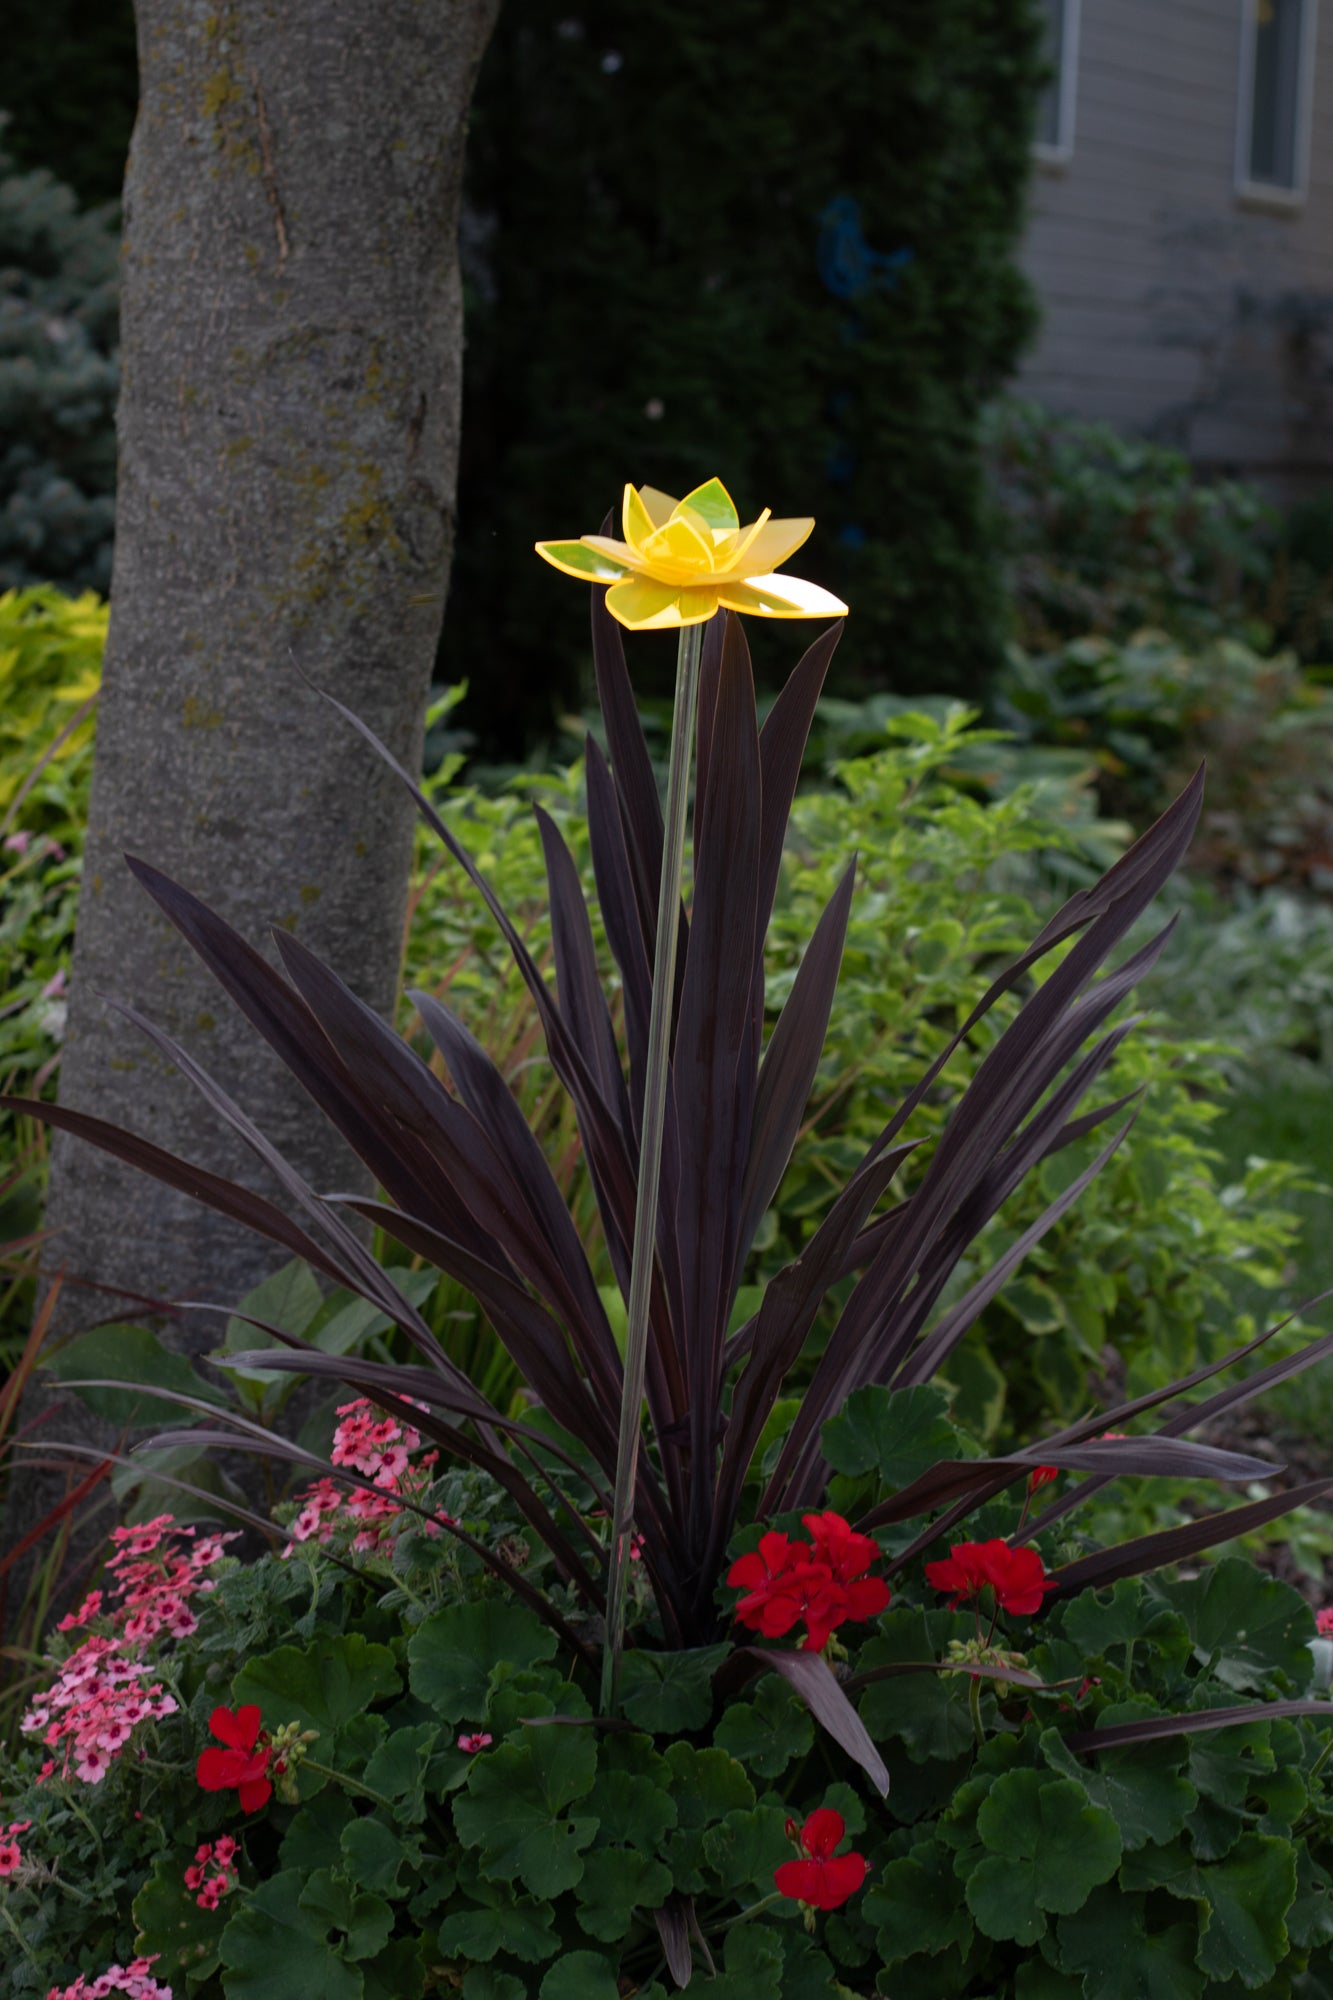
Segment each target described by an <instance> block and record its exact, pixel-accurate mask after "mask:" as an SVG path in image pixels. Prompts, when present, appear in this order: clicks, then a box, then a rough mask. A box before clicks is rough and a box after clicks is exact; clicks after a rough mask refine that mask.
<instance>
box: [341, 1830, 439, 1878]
mask: <svg viewBox="0 0 1333 2000" xmlns="http://www.w3.org/2000/svg"><path fill="white" fill-rule="evenodd" d="M419 1846H420V1841H419V1839H417V1840H413V1841H410V1842H408V1841H404V1840H403V1838H402V1836H401V1835H400V1834H399V1833H397V1832H396V1831H395V1830H394V1828H393V1826H391V1825H389V1824H387V1823H386V1821H385V1820H383V1819H380V1818H376V1817H375V1816H373V1815H370V1816H368V1817H367V1818H365V1819H354V1820H353V1821H352V1823H351V1825H350V1826H347V1827H344V1829H343V1837H342V1861H343V1866H344V1868H345V1869H346V1871H347V1874H348V1875H349V1877H350V1878H351V1880H352V1881H353V1882H354V1883H355V1884H356V1886H357V1887H358V1888H359V1889H373V1890H378V1891H379V1892H380V1893H381V1894H383V1895H386V1896H397V1895H401V1894H402V1890H401V1888H400V1886H399V1880H398V1878H399V1876H400V1875H401V1874H402V1871H403V1869H404V1868H405V1867H413V1866H414V1865H415V1862H416V1857H417V1850H418V1848H419Z"/></svg>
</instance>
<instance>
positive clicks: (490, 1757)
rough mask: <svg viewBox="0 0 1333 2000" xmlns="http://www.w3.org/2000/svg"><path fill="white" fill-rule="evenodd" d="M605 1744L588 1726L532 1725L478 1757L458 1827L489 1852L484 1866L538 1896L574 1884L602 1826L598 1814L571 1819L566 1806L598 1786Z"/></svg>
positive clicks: (462, 1797) (458, 1806) (459, 1807)
mask: <svg viewBox="0 0 1333 2000" xmlns="http://www.w3.org/2000/svg"><path fill="white" fill-rule="evenodd" d="M596 1776H597V1745H596V1742H595V1740H594V1738H593V1734H592V1731H591V1730H587V1729H564V1728H559V1727H556V1728H552V1729H524V1730H523V1731H521V1733H520V1735H519V1737H518V1739H517V1740H516V1741H512V1742H508V1743H502V1744H500V1745H499V1747H498V1748H497V1749H495V1750H492V1751H490V1752H489V1753H488V1754H487V1755H486V1756H485V1757H479V1758H477V1759H476V1760H475V1761H474V1763H473V1767H472V1769H471V1771H470V1772H469V1773H468V1781H467V1786H466V1789H465V1790H464V1791H462V1792H460V1793H459V1795H458V1797H457V1798H456V1799H455V1801H454V1825H455V1826H456V1827H457V1829H458V1837H459V1839H460V1840H461V1841H462V1842H463V1844H464V1845H465V1846H467V1847H476V1848H479V1849H480V1851H481V1865H482V1872H483V1873H484V1874H485V1875H487V1876H489V1877H490V1878H491V1880H492V1881H505V1882H513V1883H515V1884H516V1885H518V1886H520V1887H522V1888H524V1889H527V1890H530V1891H531V1892H532V1893H533V1894H534V1895H537V1896H556V1895H559V1894H560V1892H561V1891H562V1890H563V1889H572V1888H573V1887H574V1886H575V1884H576V1883H577V1882H578V1880H579V1879H580V1877H581V1876H582V1874H583V1858H582V1855H583V1849H584V1848H585V1847H587V1846H589V1845H590V1844H591V1842H592V1839H593V1837H594V1835H595V1834H596V1832H597V1821H596V1819H595V1818H593V1817H592V1816H591V1815H589V1816H588V1817H585V1818H579V1819H567V1818H566V1816H565V1810H566V1807H568V1806H569V1805H571V1804H572V1803H573V1801H574V1800H575V1799H580V1798H583V1797H585V1796H586V1794H587V1793H588V1792H590V1791H591V1790H592V1787H593V1782H594V1780H595V1778H596Z"/></svg>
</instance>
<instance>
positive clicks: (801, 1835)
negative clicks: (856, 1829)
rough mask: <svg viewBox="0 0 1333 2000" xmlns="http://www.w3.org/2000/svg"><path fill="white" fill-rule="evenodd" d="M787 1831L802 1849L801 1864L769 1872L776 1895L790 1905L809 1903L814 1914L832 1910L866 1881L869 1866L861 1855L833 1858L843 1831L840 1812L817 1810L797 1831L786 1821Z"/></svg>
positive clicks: (828, 1808) (785, 1864)
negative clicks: (777, 1892) (791, 1901)
mask: <svg viewBox="0 0 1333 2000" xmlns="http://www.w3.org/2000/svg"><path fill="white" fill-rule="evenodd" d="M787 1831H788V1833H789V1834H790V1835H791V1836H792V1838H793V1839H794V1840H796V1841H797V1842H798V1844H799V1845H800V1846H801V1847H803V1848H804V1849H805V1852H806V1855H807V1856H808V1857H809V1858H808V1859H807V1860H805V1861H784V1862H783V1863H782V1865H781V1866H780V1867H778V1868H775V1869H774V1870H773V1880H774V1882H775V1883H776V1884H777V1887H778V1890H779V1893H780V1894H781V1895H784V1896H790V1897H791V1898H792V1900H793V1901H794V1902H797V1903H809V1904H811V1905H812V1906H813V1907H814V1908H815V1909H816V1910H836V1909H837V1908H838V1906H839V1905H840V1904H842V1903H845V1902H846V1901H847V1898H848V1897H849V1896H854V1895H855V1894H856V1892H857V1890H858V1889H859V1888H860V1886H861V1884H862V1883H863V1882H864V1881H865V1879H866V1871H867V1868H868V1866H869V1864H868V1862H867V1861H866V1858H865V1856H864V1854H835V1853H834V1852H833V1850H834V1848H835V1847H836V1846H837V1845H838V1842H839V1841H840V1840H841V1839H842V1837H843V1835H844V1833H846V1831H847V1827H846V1823H845V1822H844V1820H843V1817H842V1814H841V1813H840V1812H835V1811H834V1810H833V1807H832V1806H820V1807H819V1808H818V1809H817V1810H816V1811H815V1812H812V1813H811V1815H810V1817H809V1819H808V1820H807V1821H806V1823H805V1825H804V1826H803V1827H801V1829H800V1830H799V1832H798V1831H797V1827H796V1822H795V1820H790V1819H789V1820H788V1821H787Z"/></svg>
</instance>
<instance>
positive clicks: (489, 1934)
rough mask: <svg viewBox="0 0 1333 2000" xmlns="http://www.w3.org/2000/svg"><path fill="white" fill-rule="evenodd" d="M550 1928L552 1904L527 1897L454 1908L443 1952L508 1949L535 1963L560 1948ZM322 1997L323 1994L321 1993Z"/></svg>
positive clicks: (445, 1926)
mask: <svg viewBox="0 0 1333 2000" xmlns="http://www.w3.org/2000/svg"><path fill="white" fill-rule="evenodd" d="M559 1942H560V1941H559V1939H558V1938H557V1937H556V1935H555V1933H554V1931H553V1930H552V1929H551V1906H550V1904H549V1903H535V1902H533V1901H531V1899H530V1898H528V1897H518V1898H515V1900H514V1901H512V1902H509V1901H506V1902H504V1903H502V1904H501V1905H500V1907H499V1908H498V1909H495V1910H483V1909H478V1908H476V1907H475V1906H474V1907H473V1908H471V1909H467V1910H455V1911H452V1912H451V1913H450V1914H449V1915H448V1916H447V1917H446V1918H445V1920H444V1922H443V1923H442V1924H441V1925H440V1952H441V1955H442V1956H443V1957H445V1958H494V1957H495V1954H496V1952H497V1951H506V1952H508V1953H509V1955H510V1957H511V1958H521V1959H522V1960H523V1962H524V1964H525V1965H536V1964H538V1963H539V1962H540V1961H541V1960H542V1959H543V1958H549V1957H550V1956H551V1953H552V1952H553V1951H556V1950H558V1949H559ZM320 2000H323V1996H322V1995H321V1996H320Z"/></svg>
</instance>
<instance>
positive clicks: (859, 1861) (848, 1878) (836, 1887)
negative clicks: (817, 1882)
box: [819, 1854, 870, 1910]
mask: <svg viewBox="0 0 1333 2000" xmlns="http://www.w3.org/2000/svg"><path fill="white" fill-rule="evenodd" d="M820 1872H821V1874H822V1875H823V1878H824V1879H823V1883H822V1885H821V1886H822V1898H821V1900H820V1902H819V1907H820V1909H821V1910H836V1909H837V1907H838V1905H839V1904H840V1903H845V1902H846V1901H847V1898H848V1897H849V1896H854V1895H855V1894H856V1892H857V1890H858V1889H859V1888H860V1886H861V1884H862V1883H863V1882H864V1881H865V1879H866V1876H867V1875H868V1874H869V1872H870V1863H869V1862H868V1861H867V1860H866V1858H865V1856H864V1854H835V1855H834V1856H833V1857H832V1859H831V1860H829V1861H825V1862H823V1863H822V1864H821V1868H820Z"/></svg>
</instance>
